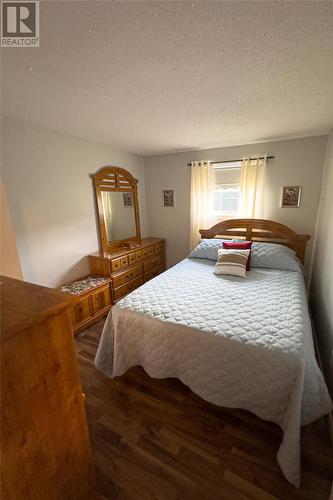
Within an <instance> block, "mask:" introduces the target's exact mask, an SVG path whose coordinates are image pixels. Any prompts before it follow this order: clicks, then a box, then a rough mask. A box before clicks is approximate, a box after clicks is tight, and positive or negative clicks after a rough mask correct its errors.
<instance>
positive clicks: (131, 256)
mask: <svg viewBox="0 0 333 500" xmlns="http://www.w3.org/2000/svg"><path fill="white" fill-rule="evenodd" d="M135 262H136V257H135V252H133V253H130V254H129V256H128V264H129V265H130V266H131V265H132V264H134V263H135Z"/></svg>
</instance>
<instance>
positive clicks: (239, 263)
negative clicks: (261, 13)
mask: <svg viewBox="0 0 333 500" xmlns="http://www.w3.org/2000/svg"><path fill="white" fill-rule="evenodd" d="M249 255H250V250H238V249H237V250H236V249H235V250H231V249H230V250H226V249H224V248H222V249H219V250H218V259H217V262H216V264H215V268H214V273H215V274H231V275H232V276H241V277H242V278H245V276H246V263H247V259H248V257H249Z"/></svg>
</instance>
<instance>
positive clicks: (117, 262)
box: [111, 258, 121, 273]
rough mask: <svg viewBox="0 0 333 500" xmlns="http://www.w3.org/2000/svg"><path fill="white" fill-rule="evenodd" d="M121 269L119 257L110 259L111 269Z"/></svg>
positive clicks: (113, 270)
mask: <svg viewBox="0 0 333 500" xmlns="http://www.w3.org/2000/svg"><path fill="white" fill-rule="evenodd" d="M120 269H121V259H120V258H119V259H112V261H111V271H112V272H113V273H114V272H115V271H119V270H120Z"/></svg>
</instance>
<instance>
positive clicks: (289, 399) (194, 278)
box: [95, 259, 332, 486]
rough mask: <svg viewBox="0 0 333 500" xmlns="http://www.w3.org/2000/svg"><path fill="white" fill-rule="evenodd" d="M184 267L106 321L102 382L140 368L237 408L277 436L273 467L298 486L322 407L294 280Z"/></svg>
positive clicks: (300, 288)
mask: <svg viewBox="0 0 333 500" xmlns="http://www.w3.org/2000/svg"><path fill="white" fill-rule="evenodd" d="M213 267H214V262H212V261H209V260H204V259H185V260H183V261H182V262H180V263H179V264H177V265H176V266H174V267H173V268H171V269H169V270H168V271H166V272H165V273H163V274H162V275H160V276H157V277H156V278H154V279H153V280H151V281H149V282H148V283H146V284H144V285H143V286H141V287H140V288H139V289H137V290H135V291H134V292H132V293H131V294H129V295H128V296H127V297H125V298H124V299H123V300H122V301H120V302H118V303H117V304H116V305H115V306H114V307H113V308H112V310H111V311H110V313H109V316H108V318H107V321H106V323H105V327H104V330H103V333H102V337H101V341H100V344H99V347H98V351H97V354H96V359H95V363H96V366H97V368H98V369H99V370H101V371H102V372H103V373H104V374H106V375H107V376H109V377H116V376H120V375H122V374H124V373H125V372H126V371H127V370H128V369H129V368H131V367H133V366H136V365H140V366H142V367H143V368H144V369H145V371H146V372H147V373H148V374H149V375H150V376H151V377H156V378H164V377H177V378H178V379H180V380H181V381H182V382H183V383H184V384H186V385H187V386H188V387H189V388H190V389H191V390H192V391H193V392H195V393H196V394H198V395H199V396H201V397H202V398H203V399H205V400H207V401H209V402H211V403H214V404H216V405H220V406H225V407H230V408H242V409H245V410H249V411H251V412H253V413H254V414H256V415H258V416H259V417H261V418H263V419H266V420H269V421H272V422H275V423H276V424H278V425H279V426H280V427H281V428H282V430H283V440H282V443H281V445H280V448H279V450H278V452H277V459H278V462H279V464H280V467H281V469H282V471H283V473H284V475H285V477H286V478H287V479H288V480H289V481H290V482H291V483H292V484H294V485H295V486H298V485H299V482H300V427H301V425H305V424H309V423H310V422H312V421H314V420H316V419H317V418H319V417H321V416H322V415H324V414H326V413H327V412H329V411H330V410H331V408H332V403H331V400H330V397H329V395H328V392H327V388H326V386H325V383H324V380H323V376H322V373H321V371H320V370H319V368H318V365H317V362H316V359H315V354H314V347H313V340H312V332H311V323H310V318H309V313H308V306H307V297H306V291H305V286H304V280H303V275H302V273H301V272H291V271H281V270H275V269H252V270H251V271H249V272H248V273H247V277H246V278H245V279H244V278H239V277H233V276H221V275H220V276H217V275H215V274H214V273H213Z"/></svg>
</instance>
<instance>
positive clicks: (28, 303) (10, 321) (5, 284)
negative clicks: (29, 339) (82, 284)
mask: <svg viewBox="0 0 333 500" xmlns="http://www.w3.org/2000/svg"><path fill="white" fill-rule="evenodd" d="M0 283H1V285H0V286H1V309H2V311H1V312H2V314H1V342H2V343H3V342H5V341H6V340H7V339H9V338H10V337H12V336H14V335H15V334H17V333H19V332H20V331H22V330H25V329H26V328H29V327H31V326H33V325H35V324H38V323H41V322H42V321H45V320H46V319H48V318H49V317H51V316H54V315H55V314H58V313H59V312H61V311H63V310H64V309H67V308H68V307H70V306H71V305H72V302H73V299H74V298H73V297H71V296H70V295H69V294H65V293H62V292H60V291H59V290H55V289H53V288H46V287H44V286H39V285H33V284H32V283H27V282H25V281H20V280H16V279H13V278H8V277H6V276H0Z"/></svg>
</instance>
